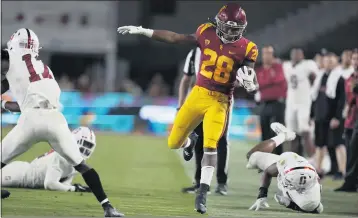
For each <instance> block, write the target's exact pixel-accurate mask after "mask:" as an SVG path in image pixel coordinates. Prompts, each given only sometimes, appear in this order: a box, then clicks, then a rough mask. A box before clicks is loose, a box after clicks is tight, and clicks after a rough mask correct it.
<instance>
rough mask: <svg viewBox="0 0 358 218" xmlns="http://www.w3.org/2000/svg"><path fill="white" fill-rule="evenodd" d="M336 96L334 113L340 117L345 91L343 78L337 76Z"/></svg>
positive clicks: (336, 116) (344, 100)
mask: <svg viewBox="0 0 358 218" xmlns="http://www.w3.org/2000/svg"><path fill="white" fill-rule="evenodd" d="M336 98H337V109H336V113H335V118H337V119H342V116H343V109H344V105H345V102H346V93H345V90H344V79H343V78H342V77H341V78H339V81H338V84H337V88H336Z"/></svg>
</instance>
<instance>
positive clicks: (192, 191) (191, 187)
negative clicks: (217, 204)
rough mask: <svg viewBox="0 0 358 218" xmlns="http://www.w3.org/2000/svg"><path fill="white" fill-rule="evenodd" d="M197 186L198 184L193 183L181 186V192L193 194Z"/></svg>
mask: <svg viewBox="0 0 358 218" xmlns="http://www.w3.org/2000/svg"><path fill="white" fill-rule="evenodd" d="M198 188H199V185H197V184H194V185H193V186H189V187H186V188H182V190H181V192H183V193H186V194H195V193H196V191H197V190H198Z"/></svg>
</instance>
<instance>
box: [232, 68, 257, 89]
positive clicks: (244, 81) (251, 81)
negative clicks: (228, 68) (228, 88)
mask: <svg viewBox="0 0 358 218" xmlns="http://www.w3.org/2000/svg"><path fill="white" fill-rule="evenodd" d="M236 79H237V81H239V82H240V84H241V85H242V86H243V87H244V88H245V89H246V91H248V92H253V91H255V90H257V89H258V85H257V84H256V73H255V70H254V69H253V68H251V67H247V66H243V67H241V68H240V69H238V70H237V73H236Z"/></svg>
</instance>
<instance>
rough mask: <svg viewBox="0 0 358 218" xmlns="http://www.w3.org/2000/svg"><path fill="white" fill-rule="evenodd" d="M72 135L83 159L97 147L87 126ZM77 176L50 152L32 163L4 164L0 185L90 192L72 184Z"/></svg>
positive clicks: (58, 157) (16, 162)
mask: <svg viewBox="0 0 358 218" xmlns="http://www.w3.org/2000/svg"><path fill="white" fill-rule="evenodd" d="M72 134H73V137H74V138H75V140H76V142H77V146H78V149H79V150H80V152H81V155H82V157H83V158H84V159H85V160H87V159H88V158H89V157H90V156H91V155H92V153H93V152H94V149H95V147H96V136H95V134H94V132H93V131H92V130H90V129H89V128H87V127H79V128H77V129H75V130H73V131H72ZM76 174H77V172H76V170H75V169H74V168H73V166H72V165H71V164H70V163H69V162H68V161H67V160H66V159H64V158H63V157H61V156H60V155H59V154H58V153H57V152H56V151H54V150H50V151H49V152H47V153H45V154H43V155H41V156H39V157H37V158H36V159H35V160H33V161H32V162H31V163H28V162H24V161H14V162H11V163H10V164H8V165H6V166H5V167H4V168H3V169H2V177H1V184H2V186H3V187H12V188H34V189H47V190H53V191H71V192H91V189H90V188H88V187H85V186H82V185H80V184H74V185H71V182H72V180H73V178H74V176H75V175H76Z"/></svg>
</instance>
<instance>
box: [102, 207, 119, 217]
mask: <svg viewBox="0 0 358 218" xmlns="http://www.w3.org/2000/svg"><path fill="white" fill-rule="evenodd" d="M104 217H124V214H123V213H120V212H119V211H118V210H117V209H116V208H114V207H112V205H109V206H107V207H105V208H104Z"/></svg>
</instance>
